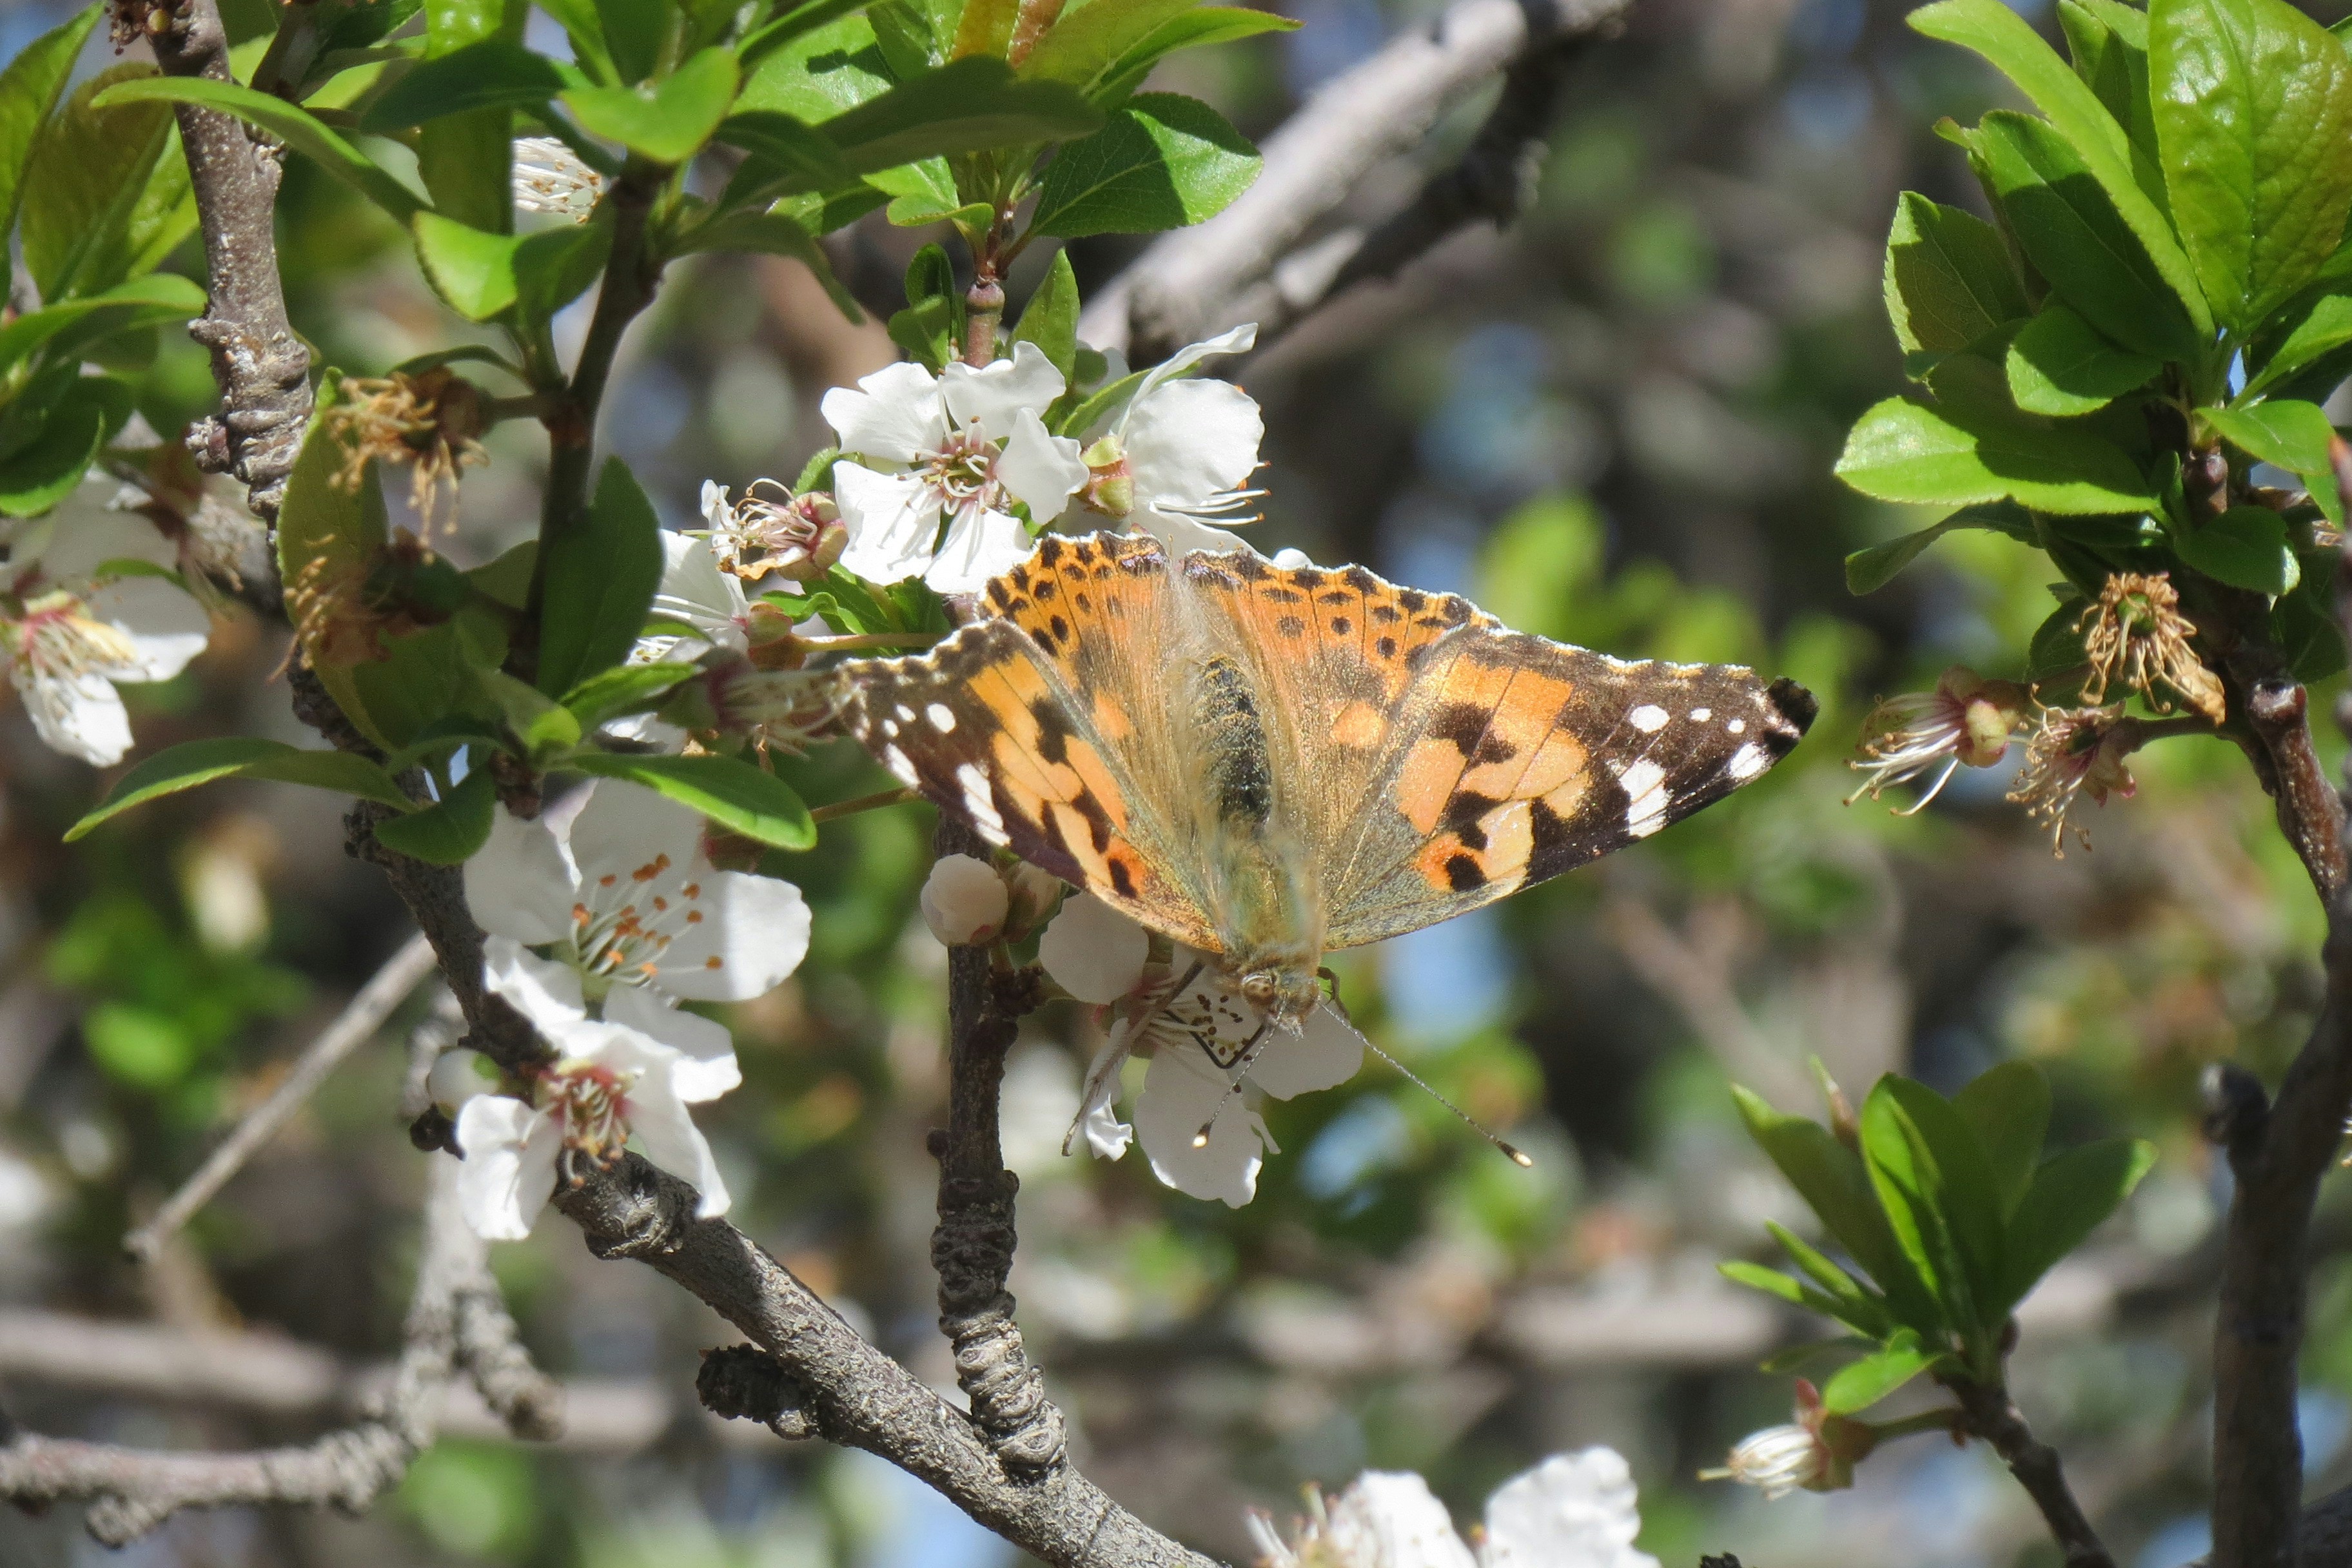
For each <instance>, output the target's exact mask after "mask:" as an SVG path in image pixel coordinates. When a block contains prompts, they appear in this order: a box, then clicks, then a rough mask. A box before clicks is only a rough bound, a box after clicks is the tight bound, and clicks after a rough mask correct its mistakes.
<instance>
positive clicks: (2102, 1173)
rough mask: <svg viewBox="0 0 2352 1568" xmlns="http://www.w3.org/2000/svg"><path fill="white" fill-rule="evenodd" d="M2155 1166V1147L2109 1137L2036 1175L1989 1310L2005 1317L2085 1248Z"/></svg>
mask: <svg viewBox="0 0 2352 1568" xmlns="http://www.w3.org/2000/svg"><path fill="white" fill-rule="evenodd" d="M2155 1163H2156V1146H2155V1145H2154V1144H2152V1143H2148V1142H2144V1141H2143V1140H2141V1139H2137V1138H2110V1139H2108V1140H2106V1141H2105V1142H2099V1143H2086V1144H2084V1146H2083V1147H2081V1148H2079V1149H2069V1150H2068V1151H2066V1152H2064V1153H2063V1154H2061V1155H2059V1156H2057V1157H2056V1158H2055V1159H2053V1160H2050V1161H2048V1162H2046V1163H2044V1164H2043V1165H2042V1168H2041V1169H2040V1170H2038V1171H2036V1172H2035V1173H2033V1184H2032V1186H2031V1187H2029V1188H2027V1189H2026V1194H2025V1198H2024V1200H2023V1201H2022V1202H2021V1203H2020V1204H2019V1205H2017V1213H2016V1215H2015V1216H2014V1217H2013V1218H2012V1219H2011V1221H2010V1226H2009V1259H2008V1264H2009V1271H2008V1274H2007V1276H2006V1279H2005V1282H2004V1284H2003V1288H2002V1289H2001V1292H2000V1297H1999V1298H1998V1299H1997V1300H1994V1301H1993V1302H1992V1303H1991V1305H1992V1306H1993V1308H1994V1309H1995V1310H1998V1311H2000V1313H2002V1314H2003V1315H2004V1316H2006V1315H2007V1313H2008V1312H2009V1310H2011V1308H2013V1307H2015V1306H2016V1305H2017V1303H2018V1302H2020V1301H2021V1300H2024V1299H2025V1296H2026V1293H2027V1292H2028V1291H2030V1290H2032V1289H2033V1287H2034V1285H2035V1284H2036V1283H2037V1282H2038V1281H2039V1280H2040V1279H2041V1278H2042V1276H2043V1275H2044V1274H2047V1273H2049V1272H2050V1270H2051V1268H2053V1267H2054V1266H2055V1265H2056V1264H2057V1262H2058V1260H2059V1259H2060V1258H2063V1257H2065V1256H2066V1255H2067V1254H2068V1253H2070V1252H2072V1251H2074V1248H2076V1247H2080V1246H2081V1245H2082V1244H2083V1240H2084V1237H2087V1236H2089V1235H2090V1234H2091V1232H2093V1231H2094V1230H2096V1229H2097V1228H2098V1227H2099V1225H2100V1223H2101V1222H2102V1221H2104V1220H2105V1218H2106V1217H2107V1216H2108V1215H2112V1214H2114V1213H2115V1212H2116V1210H2117V1209H2119V1208H2121V1207H2122V1206H2123V1202H2124V1200H2125V1199H2126V1198H2127V1197H2129V1196H2131V1193H2132V1189H2133V1188H2134V1187H2137V1185H2139V1181H2140V1178H2141V1177H2142V1176H2145V1175H2147V1173H2148V1169H2149V1167H2150V1166H2152V1165H2154V1164H2155Z"/></svg>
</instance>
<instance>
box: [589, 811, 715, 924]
mask: <svg viewBox="0 0 2352 1568" xmlns="http://www.w3.org/2000/svg"><path fill="white" fill-rule="evenodd" d="M567 837H568V838H569V839H570V842H571V847H572V863H573V864H574V865H576V866H578V867H579V868H580V882H581V893H582V895H583V899H584V900H585V901H586V902H587V903H588V905H589V907H590V908H592V909H594V910H598V911H599V912H603V911H607V910H618V909H619V908H621V906H623V905H624V904H627V903H632V902H638V903H642V902H644V901H645V900H646V899H647V898H649V897H650V896H651V895H654V894H656V893H670V892H674V891H675V890H676V889H677V888H678V887H679V886H680V885H681V884H683V883H685V882H688V881H689V880H691V879H693V878H694V877H695V876H696V875H697V874H698V872H699V871H701V870H702V869H704V868H707V867H709V864H710V861H709V858H708V857H706V856H705V855H704V854H703V852H702V817H701V815H700V814H699V813H698V812H696V811H695V810H694V809H693V808H692V807H690V806H685V805H679V804H678V803H677V802H676V801H674V800H672V799H670V798H669V797H668V796H667V795H660V794H656V792H655V791H653V790H650V789H647V788H646V786H645V785H643V784H628V783H625V781H623V780H620V779H599V780H597V781H596V783H594V784H591V785H589V786H588V799H587V803H586V804H585V805H583V806H581V808H580V812H579V815H578V816H574V817H573V818H572V831H571V832H570V834H569V835H567ZM665 860H666V861H667V865H665V864H663V862H664V861H665Z"/></svg>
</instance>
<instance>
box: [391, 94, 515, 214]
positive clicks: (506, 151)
mask: <svg viewBox="0 0 2352 1568" xmlns="http://www.w3.org/2000/svg"><path fill="white" fill-rule="evenodd" d="M415 139H416V174H417V177H418V178H419V179H421V180H423V181H424V182H425V194H426V195H429V196H431V197H432V198H433V205H434V208H435V210H436V211H437V212H439V213H441V214H442V215H443V216H446V217H453V218H456V219H457V221H458V222H460V223H469V224H472V225H473V226H475V227H477V228H484V229H489V230H491V231H493V232H495V233H499V234H505V233H507V232H509V230H511V229H512V228H513V227H514V110H510V109H476V110H468V111H467V112H466V113H464V114H447V115H443V116H442V117H441V118H440V119H438V120H436V121H432V122H431V123H430V124H427V125H422V126H419V127H417V129H416V131H415Z"/></svg>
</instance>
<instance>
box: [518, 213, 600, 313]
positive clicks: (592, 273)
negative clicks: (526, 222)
mask: <svg viewBox="0 0 2352 1568" xmlns="http://www.w3.org/2000/svg"><path fill="white" fill-rule="evenodd" d="M612 253H613V226H612V225H611V224H610V223H607V222H605V221H604V220H603V219H602V218H598V219H595V220H593V221H591V222H588V223H582V224H562V225H559V226H556V227H553V228H543V229H541V230H539V231H538V232H537V233H535V234H527V235H525V236H523V237H522V238H521V239H520V241H518V242H517V243H516V245H515V248H514V279H515V312H516V314H517V315H518V316H520V318H521V319H522V320H523V321H527V322H534V323H535V322H540V321H546V320H548V319H549V318H550V317H551V316H553V315H554V314H555V312H556V311H558V310H562V309H563V307H564V306H566V305H568V304H570V303H572V300H577V299H578V298H580V296H581V295H583V294H584V293H586V292H587V291H588V289H589V286H590V285H591V284H593V283H594V282H595V281H596V279H598V277H600V276H601V275H602V274H603V273H604V263H605V261H606V259H607V258H609V257H610V256H611V255H612Z"/></svg>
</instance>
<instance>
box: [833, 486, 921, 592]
mask: <svg viewBox="0 0 2352 1568" xmlns="http://www.w3.org/2000/svg"><path fill="white" fill-rule="evenodd" d="M833 499H834V504H835V506H836V507H838V508H839V509H840V511H841V521H842V526H843V527H844V528H845V529H846V530H847V531H848V533H849V542H848V544H847V545H846V546H845V548H844V549H843V551H842V552H841V565H842V568H843V570H845V571H846V572H849V573H851V574H855V575H856V576H859V577H863V578H865V579H866V581H867V582H869V583H897V582H900V581H903V580H904V579H906V578H908V577H919V576H921V575H922V574H923V569H924V568H925V567H927V566H929V564H930V563H931V554H932V546H933V544H934V543H935V542H937V540H938V539H939V532H940V508H939V502H938V500H936V499H935V498H934V497H933V496H932V495H931V492H930V491H929V489H926V488H925V486H924V485H923V482H922V481H921V480H920V479H916V478H915V477H914V476H913V475H911V474H877V473H876V472H875V471H874V470H873V469H871V468H861V467H860V466H859V465H857V464H856V463H835V465H834V467H833Z"/></svg>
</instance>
